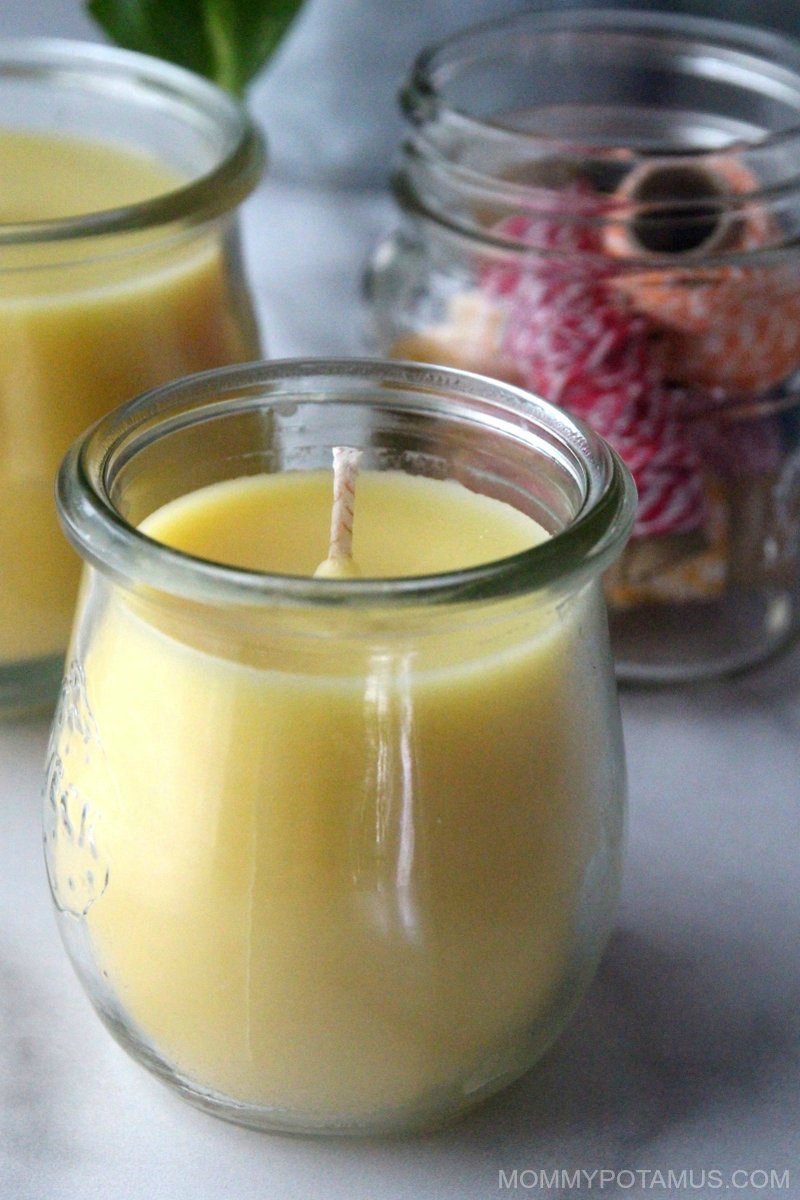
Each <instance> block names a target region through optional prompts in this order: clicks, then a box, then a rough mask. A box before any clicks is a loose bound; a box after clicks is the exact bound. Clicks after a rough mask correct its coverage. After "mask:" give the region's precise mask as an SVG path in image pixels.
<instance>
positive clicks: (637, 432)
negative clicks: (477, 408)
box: [367, 8, 800, 682]
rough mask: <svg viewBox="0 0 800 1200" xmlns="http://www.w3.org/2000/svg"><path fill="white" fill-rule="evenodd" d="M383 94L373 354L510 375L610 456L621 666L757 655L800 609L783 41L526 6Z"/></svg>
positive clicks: (799, 309)
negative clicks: (617, 529)
mask: <svg viewBox="0 0 800 1200" xmlns="http://www.w3.org/2000/svg"><path fill="white" fill-rule="evenodd" d="M403 103H404V108H405V111H406V115H407V116H408V118H409V121H410V124H411V130H410V133H409V136H408V139H407V141H406V143H405V145H404V147H403V150H402V153H401V155H400V159H399V162H398V167H397V171H396V175H395V192H396V196H397V199H398V202H399V204H400V207H401V209H402V212H403V223H402V225H401V227H400V228H399V229H398V231H397V233H396V234H395V235H394V236H393V237H391V238H390V239H389V240H388V241H387V242H385V243H384V244H383V245H381V246H380V247H379V248H378V250H377V251H376V253H375V255H374V258H373V260H372V263H371V266H370V269H369V272H368V280H367V285H368V291H369V294H370V297H371V302H372V313H373V318H374V322H373V324H374V339H375V342H376V343H377V346H378V349H379V352H381V353H388V354H391V355H392V356H395V357H398V358H405V359H418V360H422V361H428V362H441V363H447V364H450V365H455V366H461V367H464V368H467V369H470V370H475V371H479V372H481V373H483V374H487V375H493V376H495V377H497V378H500V379H505V380H508V381H510V382H514V383H516V384H518V385H520V386H524V387H527V388H529V389H530V390H531V391H533V392H534V393H536V394H537V395H542V396H545V397H546V398H548V399H550V400H552V401H553V402H555V403H558V404H560V405H563V406H564V407H565V408H567V409H569V410H570V411H572V412H573V413H575V414H576V415H578V416H580V417H582V418H583V419H585V420H588V421H589V422H590V423H591V424H592V425H593V426H594V428H595V429H597V430H598V432H600V433H601V434H602V435H603V436H605V437H607V438H608V439H609V440H610V441H611V442H612V444H613V445H614V446H615V447H616V448H617V449H618V450H619V451H620V453H621V454H622V456H623V458H624V459H625V460H626V462H627V463H628V465H629V466H630V468H631V470H632V472H633V475H634V478H635V480H636V483H637V487H638V490H639V497H640V499H639V509H638V514H637V521H636V525H635V526H634V531H633V537H632V539H631V541H630V543H629V545H628V548H627V550H626V552H625V554H624V555H623V556H622V558H621V559H620V560H619V562H618V563H617V564H616V566H615V568H614V570H613V571H612V572H611V574H610V575H609V577H608V579H607V581H606V591H607V598H608V601H609V607H610V610H611V629H612V645H613V647H614V651H615V656H616V659H617V663H618V671H619V673H620V675H621V676H622V677H623V678H630V679H639V680H643V681H648V680H650V681H654V682H655V681H669V680H681V679H693V678H700V677H703V676H707V675H714V674H720V673H723V672H727V671H732V670H736V669H739V668H741V667H744V666H748V665H750V664H753V663H755V662H758V661H760V660H762V659H764V658H765V657H766V656H767V655H769V654H771V653H772V652H773V651H774V650H776V649H777V648H778V647H780V646H783V645H784V644H786V643H787V641H788V640H789V639H790V638H791V637H792V636H793V634H794V633H795V632H796V630H797V626H798V612H799V611H800V608H799V606H798V594H799V585H800V467H799V466H798V464H799V463H800V407H798V391H797V378H798V375H797V372H798V367H800V333H798V330H800V251H798V245H797V238H798V228H799V227H800V192H799V191H798V184H797V180H798V166H799V165H800V43H797V42H793V41H791V40H790V39H783V38H781V37H779V36H776V35H773V34H767V33H761V32H759V31H758V30H756V29H752V28H745V27H740V26H736V25H731V24H727V23H724V22H719V21H707V20H702V19H698V18H690V17H684V16H678V15H675V14H669V13H665V12H662V13H659V12H646V13H645V12H635V11H628V10H627V9H626V10H624V11H623V10H618V11H603V10H599V9H594V10H587V11H577V10H574V9H572V8H570V9H569V10H565V11H563V12H549V13H531V14H526V15H524V16H522V17H519V18H514V19H512V20H510V21H507V22H501V23H498V24H495V25H487V26H482V27H480V28H478V29H476V30H474V31H472V32H468V33H466V34H463V35H461V36H458V37H455V38H453V39H452V40H450V41H448V42H446V43H444V44H443V45H441V46H438V47H435V48H434V49H432V50H430V51H428V52H426V53H425V54H423V55H422V57H421V58H420V59H419V60H418V62H417V63H416V64H415V67H414V69H413V71H412V73H411V76H410V79H409V82H408V85H407V87H406V88H405V90H404V92H403Z"/></svg>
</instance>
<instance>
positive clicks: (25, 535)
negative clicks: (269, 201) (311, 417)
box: [0, 40, 263, 713]
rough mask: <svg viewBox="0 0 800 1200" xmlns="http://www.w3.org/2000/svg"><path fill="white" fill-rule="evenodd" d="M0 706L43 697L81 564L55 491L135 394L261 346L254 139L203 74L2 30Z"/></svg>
mask: <svg viewBox="0 0 800 1200" xmlns="http://www.w3.org/2000/svg"><path fill="white" fill-rule="evenodd" d="M0 112H2V119H1V121H0V126H1V127H0V169H2V178H3V184H2V189H0V190H1V192H2V194H1V195H0V429H2V440H0V512H1V513H2V518H1V519H0V576H2V580H3V586H2V589H0V713H3V712H5V713H12V712H19V711H23V710H28V709H32V708H36V707H39V706H41V705H44V704H48V703H49V704H52V703H53V702H54V700H55V697H56V695H57V692H58V683H59V680H60V677H61V669H62V665H63V655H64V650H65V647H66V643H67V639H68V636H69V627H70V623H71V619H72V613H73V611H74V605H75V595H76V591H77V582H78V577H79V568H80V563H79V560H78V558H77V557H76V556H75V555H74V554H73V552H72V551H71V550H70V548H69V547H68V546H67V545H66V543H65V542H64V539H63V537H62V535H61V533H60V530H59V528H58V521H57V518H56V513H55V503H54V500H53V488H54V482H55V475H56V472H57V470H58V465H59V463H60V461H61V459H62V458H63V456H64V454H65V453H66V451H67V449H68V447H69V445H70V443H71V442H72V441H73V440H74V438H76V437H77V436H78V434H79V433H80V432H81V431H82V430H83V429H85V428H86V427H87V425H88V424H90V423H91V422H92V421H94V420H96V419H97V418H98V417H100V416H101V415H102V414H103V413H105V412H109V411H110V410H111V409H113V408H116V407H117V406H118V405H119V404H121V403H122V402H123V401H125V400H128V399H130V398H131V397H132V396H135V395H137V394H138V393H139V392H141V391H143V390H145V389H146V388H149V387H154V386H156V385H157V384H160V383H165V382H167V380H169V379H172V378H175V377H177V376H180V375H184V374H186V373H187V372H190V371H195V370H201V369H204V368H210V367H213V366H221V365H224V364H227V363H232V362H238V361H242V360H250V359H253V358H256V357H258V356H259V340H258V335H257V331H256V324H255V320H254V315H253V310H252V306H251V302H250V298H249V295H248V291H247V287H246V283H245V277H244V272H243V268H242V261H241V255H240V250H239V240H238V229H237V209H238V206H239V205H240V203H241V202H242V200H243V199H244V198H245V197H246V196H247V195H248V193H249V192H250V191H251V190H252V188H253V187H254V185H255V183H256V181H257V180H258V178H259V177H260V174H261V171H262V167H263V147H262V141H261V138H260V135H259V134H258V132H257V131H256V129H255V128H254V126H253V124H252V123H251V121H250V119H249V118H248V116H247V115H246V114H245V112H244V111H243V110H242V109H241V108H240V107H239V106H238V105H237V104H236V103H235V102H234V101H233V100H232V99H230V98H228V97H227V96H226V95H225V94H224V93H222V92H221V91H219V90H218V89H217V88H215V87H214V86H212V85H211V84H208V83H206V82H205V81H204V80H202V79H200V78H199V77H196V76H194V75H192V74H190V73H189V72H186V71H183V70H181V69H179V68H177V67H173V66H171V65H168V64H167V63H164V62H160V61H157V60H155V59H148V58H147V57H144V56H142V55H138V54H131V53H126V52H124V51H121V50H115V49H112V48H108V47H103V46H94V45H81V44H79V43H70V42H64V41H50V40H19V41H15V40H5V41H0Z"/></svg>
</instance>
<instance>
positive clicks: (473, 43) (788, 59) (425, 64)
mask: <svg viewBox="0 0 800 1200" xmlns="http://www.w3.org/2000/svg"><path fill="white" fill-rule="evenodd" d="M612 31H619V32H622V33H628V34H636V33H641V34H651V35H652V34H659V33H660V34H668V35H670V36H671V37H673V38H684V39H685V38H695V37H696V38H701V37H705V38H707V39H712V40H713V48H714V49H716V50H717V51H718V52H719V53H720V54H725V55H730V54H734V53H736V52H739V53H743V54H746V55H747V57H748V58H749V59H751V60H752V59H756V58H757V60H758V63H759V65H760V66H761V67H762V68H763V69H764V71H765V75H766V76H767V77H770V76H771V77H772V79H773V80H774V86H775V87H776V88H777V89H778V90H780V89H781V88H786V87H788V81H787V80H785V79H784V80H782V78H781V77H782V76H786V75H789V74H791V76H792V77H793V81H794V90H795V92H796V98H797V101H798V119H797V121H796V123H794V124H793V125H791V126H787V127H786V128H784V129H782V130H776V131H771V132H769V133H765V134H763V135H762V136H761V137H758V138H756V139H753V140H752V141H751V142H745V143H744V145H743V146H742V144H741V143H740V142H737V147H736V148H743V149H748V148H752V149H757V148H760V147H767V146H771V145H773V144H775V143H782V142H784V141H786V140H795V139H797V138H800V38H794V37H792V36H791V35H789V34H783V33H778V32H777V31H773V30H770V29H765V28H764V27H761V26H757V25H747V24H744V23H742V22H736V21H729V20H727V19H721V18H714V17H705V16H703V17H701V16H697V15H694V14H690V13H676V12H674V11H668V10H657V9H656V10H651V9H648V10H644V9H637V8H635V7H630V8H622V7H613V6H608V7H602V8H583V7H580V6H578V7H575V8H558V9H555V10H548V11H534V12H522V13H516V14H511V15H510V16H505V17H500V18H495V19H493V20H488V21H481V22H479V23H477V24H474V25H471V26H469V27H468V28H466V29H463V30H460V31H459V32H457V33H455V34H451V35H449V36H448V37H446V38H443V39H441V40H440V41H438V42H435V43H433V44H431V45H430V46H427V47H426V48H424V49H423V50H422V51H421V52H420V53H419V54H418V55H417V57H416V59H415V60H414V62H413V64H412V67H411V72H410V75H409V78H408V80H407V82H406V84H405V86H404V87H403V89H402V91H401V94H400V100H401V105H402V107H403V110H404V112H405V114H406V116H407V117H408V118H409V119H410V120H411V121H413V122H414V123H416V124H422V123H424V122H429V121H431V120H432V119H434V118H435V117H436V116H437V115H440V114H441V113H443V112H447V113H448V114H449V115H450V116H452V117H454V118H456V119H457V120H458V121H459V123H463V127H464V131H465V132H469V131H470V130H471V131H472V132H473V133H476V132H477V131H478V130H481V129H491V131H492V134H493V135H494V136H496V137H502V136H504V134H506V135H509V136H512V137H514V138H520V137H521V138H523V139H524V138H525V137H526V136H532V137H534V138H535V139H536V140H539V141H544V142H547V141H549V140H551V139H550V138H549V137H548V135H547V134H534V135H526V134H524V133H520V132H519V131H517V130H512V129H508V128H504V127H503V125H502V124H501V123H499V122H487V121H486V120H484V119H481V118H479V117H476V116H473V115H471V114H470V113H468V112H466V111H463V110H462V109H459V108H458V107H457V106H455V105H450V104H449V103H448V102H447V100H446V97H445V92H444V89H443V88H442V87H440V86H439V85H438V83H437V78H436V77H437V74H439V75H440V76H441V79H442V81H444V82H447V83H450V82H452V81H453V80H454V79H455V78H456V76H457V71H458V68H459V65H460V64H459V60H458V57H457V55H458V54H459V52H461V53H462V54H463V57H464V60H465V61H467V62H472V61H474V60H475V58H476V53H475V52H476V50H479V49H480V48H481V46H482V45H483V46H484V48H485V44H486V39H487V38H489V39H492V38H500V37H501V36H503V35H507V34H513V35H514V39H513V45H514V48H515V50H516V52H519V51H520V41H519V40H518V39H519V37H520V36H521V35H522V34H528V33H530V34H536V35H542V34H545V33H570V34H580V33H592V32H594V33H609V32H612ZM523 46H524V43H523ZM494 53H497V51H496V49H495V51H494ZM734 67H735V64H732V68H731V69H732V70H733V68H734ZM552 140H553V141H554V142H555V143H557V144H559V139H552ZM618 151H619V147H617V146H607V147H599V148H598V153H600V154H603V153H606V154H616V153H618Z"/></svg>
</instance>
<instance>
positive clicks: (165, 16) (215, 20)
mask: <svg viewBox="0 0 800 1200" xmlns="http://www.w3.org/2000/svg"><path fill="white" fill-rule="evenodd" d="M302 3H303V0H87V2H86V8H87V11H88V12H89V14H90V15H91V16H92V17H93V18H94V19H95V21H97V23H98V24H99V25H100V26H101V27H102V28H103V29H104V30H105V32H106V33H107V34H108V36H109V37H110V38H111V39H112V41H115V42H117V43H118V44H119V45H120V46H125V47H126V48H127V49H129V50H139V51H141V52H142V53H143V54H152V55H155V56H156V57H157V58H166V59H168V60H169V61H170V62H174V63H178V64H180V66H182V67H188V68H189V70H190V71H196V72H197V73H198V74H200V75H206V76H208V78H209V79H213V80H214V81H215V82H216V83H218V84H219V85H220V86H221V87H224V88H227V90H228V91H229V92H233V94H234V95H236V96H241V95H242V94H243V93H244V90H245V88H246V86H247V84H248V83H249V81H250V80H251V79H252V78H253V77H254V76H255V75H256V74H257V73H258V71H260V69H261V67H262V66H263V65H264V63H265V62H266V61H267V59H268V58H269V57H270V55H271V54H272V53H273V51H274V50H275V48H276V46H277V45H278V42H279V41H280V39H281V38H282V37H283V35H284V33H285V32H286V30H287V29H288V28H289V26H290V24H291V23H292V21H293V19H294V17H295V16H296V14H297V11H298V9H299V8H300V6H301V4H302Z"/></svg>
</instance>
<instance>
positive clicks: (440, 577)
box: [57, 358, 636, 609]
mask: <svg viewBox="0 0 800 1200" xmlns="http://www.w3.org/2000/svg"><path fill="white" fill-rule="evenodd" d="M335 386H338V387H339V388H340V389H341V390H340V392H339V393H338V394H337V398H339V399H342V398H347V399H348V400H351V401H352V400H353V398H355V402H356V403H358V402H359V401H361V402H362V403H364V402H367V401H368V400H369V397H370V396H372V400H373V401H374V400H375V399H376V398H388V397H389V396H391V397H392V399H393V400H394V402H395V403H398V404H400V406H401V407H403V408H404V409H407V410H408V411H409V412H420V411H423V412H424V411H426V406H427V409H428V410H429V409H430V406H431V404H435V402H436V401H437V400H438V402H439V404H440V405H441V403H442V401H447V400H449V401H451V402H452V403H453V404H459V405H461V406H462V408H463V406H466V408H467V409H469V406H470V405H472V406H473V415H475V413H477V412H478V411H482V412H484V413H485V414H486V415H487V419H491V421H492V422H494V424H495V427H496V426H497V424H498V423H501V422H503V421H505V422H507V428H508V429H509V431H511V430H514V431H515V433H516V434H518V435H519V434H522V433H524V432H525V430H526V429H529V430H533V429H538V430H539V431H540V432H541V431H543V430H544V431H546V432H547V434H548V435H549V436H550V437H551V438H552V440H553V442H554V444H555V445H556V446H557V448H558V451H559V453H560V455H561V456H562V457H563V458H564V459H565V460H567V459H569V460H570V463H571V466H572V469H573V470H574V471H575V472H576V478H577V477H578V476H580V480H579V482H580V484H581V487H582V498H581V504H580V506H579V508H578V511H577V512H576V513H575V514H574V516H573V518H572V519H571V520H570V522H569V523H568V524H567V526H566V527H565V528H564V529H563V530H562V531H558V532H556V533H554V534H553V535H552V536H551V537H549V538H548V539H547V540H546V541H543V542H541V543H539V544H538V545H535V546H533V547H531V548H530V549H528V550H524V551H522V552H521V553H518V554H515V555H512V556H509V557H505V558H499V559H495V560H490V561H488V562H485V563H481V564H479V565H478V566H474V567H468V568H464V569H461V570H456V571H448V572H443V573H441V574H432V575H419V576H404V577H393V578H388V579H371V578H363V579H362V578H359V579H330V578H317V577H306V576H297V575H282V574H274V573H268V572H262V571H253V570H246V569H243V568H239V567H234V566H230V565H227V564H220V563H217V562H212V561H210V560H207V559H202V558H197V557H194V556H192V555H189V554H186V553H183V552H182V551H179V550H175V549H172V548H171V547H168V546H166V545H164V544H163V543H161V542H158V541H155V540H154V539H152V538H150V537H148V536H147V535H146V534H144V533H142V532H141V531H140V530H139V529H138V528H137V527H136V526H135V525H133V524H131V523H130V522H128V521H127V520H126V518H125V517H124V516H123V515H122V513H121V512H120V511H119V508H118V507H117V506H116V505H115V503H114V501H113V499H112V496H111V488H112V484H113V479H112V478H111V472H112V469H113V465H114V461H115V457H119V456H127V458H126V461H127V460H129V458H130V457H131V455H132V454H135V450H136V448H135V441H136V439H137V437H138V438H140V439H141V438H142V437H144V436H146V435H147V434H148V433H149V434H150V435H151V440H152V436H153V435H154V431H157V430H158V429H159V428H160V429H161V431H162V432H163V433H166V432H169V431H171V430H175V429H176V428H181V427H185V426H186V425H190V424H192V423H193V422H194V421H198V420H201V419H204V418H206V417H208V416H211V415H213V416H221V415H225V414H226V413H234V412H237V413H238V412H241V411H245V410H249V411H252V410H256V411H259V410H264V409H265V408H272V409H275V410H278V407H279V405H284V406H286V405H287V404H288V405H293V404H296V403H298V402H299V401H301V400H302V401H303V402H313V403H319V404H325V403H326V401H327V400H329V399H330V398H331V390H332V389H333V387H335ZM531 436H533V435H532V434H531ZM57 501H58V509H59V516H60V518H61V522H62V525H63V527H64V530H65V532H66V534H67V537H68V538H69V540H70V541H71V542H72V544H73V545H74V546H75V548H76V549H77V550H78V552H79V553H80V554H81V556H82V557H83V558H84V559H85V560H86V561H88V562H90V563H91V564H92V565H93V566H95V567H97V568H99V569H100V570H101V571H103V572H105V573H107V574H110V575H111V576H113V577H116V578H118V579H120V580H123V581H126V582H127V583H129V584H130V583H136V584H144V585H146V586H149V587H152V588H154V589H155V590H156V591H158V592H160V593H166V594H170V595H177V596H181V597H184V598H188V599H192V600H195V601H197V600H200V601H204V602H208V603H211V604H216V605H220V604H226V605H240V606H244V605H246V606H267V605H270V606H272V605H275V604H291V605H294V606H310V607H324V608H330V607H337V606H345V605H346V606H348V607H350V606H357V607H380V608H382V609H385V608H392V607H396V606H408V605H413V604H419V603H421V602H424V603H438V604H446V603H449V604H460V603H464V602H466V601H474V600H490V599H502V598H511V597H513V596H518V595H525V594H530V593H531V592H534V591H540V590H543V589H545V588H547V587H548V586H556V585H559V584H562V585H563V584H564V583H565V582H568V583H569V585H570V586H571V587H576V586H578V585H579V583H580V582H581V581H582V580H583V579H585V578H588V577H593V576H596V575H598V574H599V573H600V572H601V571H602V570H603V569H604V568H605V567H606V566H607V565H609V564H610V563H611V562H612V561H613V560H614V559H615V558H616V557H617V555H618V554H619V553H620V551H621V549H622V547H623V545H624V542H625V540H626V539H627V537H628V534H629V533H630V530H631V527H632V524H633V519H634V513H635V506H636V499H635V487H634V484H633V480H632V478H631V476H630V473H629V472H628V470H627V468H626V467H625V465H624V464H623V462H622V460H621V459H620V458H619V456H618V455H617V454H616V452H615V451H614V450H612V448H611V447H610V446H609V445H608V444H607V443H606V442H605V441H603V440H602V439H601V438H600V437H598V436H597V435H596V434H595V433H594V432H593V431H592V430H591V429H590V428H589V427H588V426H586V425H584V424H583V423H582V422H580V421H578V420H576V419H575V418H573V417H572V416H570V415H569V414H567V413H566V412H564V410H563V409H559V408H557V407H556V406H555V405H552V404H549V403H548V402H546V401H544V400H542V399H540V398H539V397H538V396H535V395H533V394H532V393H529V392H526V391H524V390H523V389H521V388H517V387H514V386H512V385H510V384H505V383H501V382H498V381H497V380H493V379H489V378H488V377H484V376H481V375H476V374H473V373H470V372H467V371H460V370H456V369H450V368H445V367H431V366H427V365H425V364H420V363H411V362H403V361H398V360H391V361H384V360H380V359H359V358H347V359H277V360H273V361H270V362H256V363H246V364H239V365H236V366H232V367H223V368H216V369H214V370H211V371H204V372H201V373H198V374H195V375H189V376H186V377H184V378H183V379H179V380H176V381H174V382H172V383H170V384H167V385H165V386H162V387H159V388H155V389H153V390H151V391H149V392H146V393H144V394H142V395H141V396H139V397H136V398H135V399H133V400H131V401H129V402H128V403H127V404H125V405H123V406H122V407H121V408H118V409H117V410H115V411H114V412H112V413H110V414H108V415H107V416H105V417H104V418H102V419H101V420H100V421H99V422H97V423H96V424H95V425H94V426H93V427H92V428H91V429H90V430H88V431H87V433H85V434H84V436H83V437H82V438H80V439H78V441H76V442H75V443H74V444H73V446H72V448H71V449H70V451H69V452H68V454H67V456H66V457H65V459H64V461H63V463H62V466H61V469H60V471H59V475H58V482H57Z"/></svg>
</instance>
